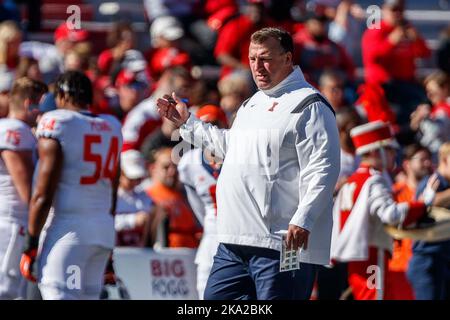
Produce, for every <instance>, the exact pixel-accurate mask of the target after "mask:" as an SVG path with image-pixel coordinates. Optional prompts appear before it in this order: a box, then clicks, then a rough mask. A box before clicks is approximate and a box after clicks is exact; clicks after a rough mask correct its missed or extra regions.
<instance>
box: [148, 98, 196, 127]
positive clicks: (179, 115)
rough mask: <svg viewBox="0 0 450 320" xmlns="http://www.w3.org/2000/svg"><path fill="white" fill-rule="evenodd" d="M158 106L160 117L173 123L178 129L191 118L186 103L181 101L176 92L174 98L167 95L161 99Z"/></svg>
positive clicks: (157, 103) (157, 102)
mask: <svg viewBox="0 0 450 320" xmlns="http://www.w3.org/2000/svg"><path fill="white" fill-rule="evenodd" d="M156 105H157V106H158V112H159V115H160V116H161V117H165V118H167V119H169V120H170V121H172V122H173V123H174V124H175V125H176V126H177V128H179V127H181V126H182V125H183V124H184V123H185V122H186V121H187V120H188V118H189V111H188V108H187V105H186V103H184V102H183V101H181V100H180V99H179V98H178V97H177V95H176V94H175V92H173V93H172V97H170V96H169V95H168V94H165V95H164V96H163V97H162V98H159V99H158V100H157V101H156Z"/></svg>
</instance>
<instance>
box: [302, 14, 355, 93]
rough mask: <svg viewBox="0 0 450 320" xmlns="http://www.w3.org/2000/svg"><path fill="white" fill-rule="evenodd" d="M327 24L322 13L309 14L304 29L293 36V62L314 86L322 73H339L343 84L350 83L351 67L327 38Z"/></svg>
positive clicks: (347, 58) (353, 71)
mask: <svg viewBox="0 0 450 320" xmlns="http://www.w3.org/2000/svg"><path fill="white" fill-rule="evenodd" d="M327 22H328V18H327V16H325V14H324V13H319V12H310V13H309V14H308V15H307V20H306V23H305V28H303V29H300V30H299V31H298V32H297V33H296V34H295V35H294V45H295V50H296V56H295V58H294V61H295V62H296V63H298V64H299V65H300V68H301V69H302V71H303V73H304V74H305V76H306V77H307V79H308V80H309V81H310V82H312V83H313V84H315V85H317V84H318V82H319V78H320V76H321V74H322V73H323V72H324V71H325V70H333V71H340V72H342V73H343V75H344V76H345V78H346V79H345V80H347V81H353V79H354V73H355V66H354V65H353V62H352V61H351V59H350V57H349V55H348V54H347V52H346V51H345V49H344V48H343V47H342V46H341V45H339V44H337V43H336V42H334V41H332V40H330V39H329V38H328V32H327Z"/></svg>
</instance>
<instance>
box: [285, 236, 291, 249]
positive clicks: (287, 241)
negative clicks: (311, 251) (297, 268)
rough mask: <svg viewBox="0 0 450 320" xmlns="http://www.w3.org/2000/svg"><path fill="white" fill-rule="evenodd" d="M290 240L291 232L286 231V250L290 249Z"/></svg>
mask: <svg viewBox="0 0 450 320" xmlns="http://www.w3.org/2000/svg"><path fill="white" fill-rule="evenodd" d="M291 241H292V236H291V232H289V231H288V233H287V235H286V247H287V249H288V250H290V249H291Z"/></svg>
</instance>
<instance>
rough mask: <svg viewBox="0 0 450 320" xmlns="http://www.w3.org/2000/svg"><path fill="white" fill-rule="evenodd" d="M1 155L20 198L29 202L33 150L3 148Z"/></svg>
mask: <svg viewBox="0 0 450 320" xmlns="http://www.w3.org/2000/svg"><path fill="white" fill-rule="evenodd" d="M1 157H2V159H3V162H4V163H5V165H6V169H7V170H8V172H9V174H10V176H11V179H12V181H13V183H14V186H15V187H16V189H17V192H18V193H19V196H20V199H22V201H23V202H25V203H28V202H29V201H30V195H31V180H32V177H33V155H32V151H31V150H23V151H12V150H3V151H2V152H1Z"/></svg>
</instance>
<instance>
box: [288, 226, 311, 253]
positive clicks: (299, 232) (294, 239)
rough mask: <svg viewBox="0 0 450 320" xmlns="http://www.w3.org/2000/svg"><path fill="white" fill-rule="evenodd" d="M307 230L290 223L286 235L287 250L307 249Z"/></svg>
mask: <svg viewBox="0 0 450 320" xmlns="http://www.w3.org/2000/svg"><path fill="white" fill-rule="evenodd" d="M308 237H309V231H308V230H306V229H303V228H300V227H298V226H296V225H293V224H290V225H289V228H288V232H287V235H286V246H287V248H288V250H298V249H299V248H302V247H303V249H304V250H307V249H308Z"/></svg>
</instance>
